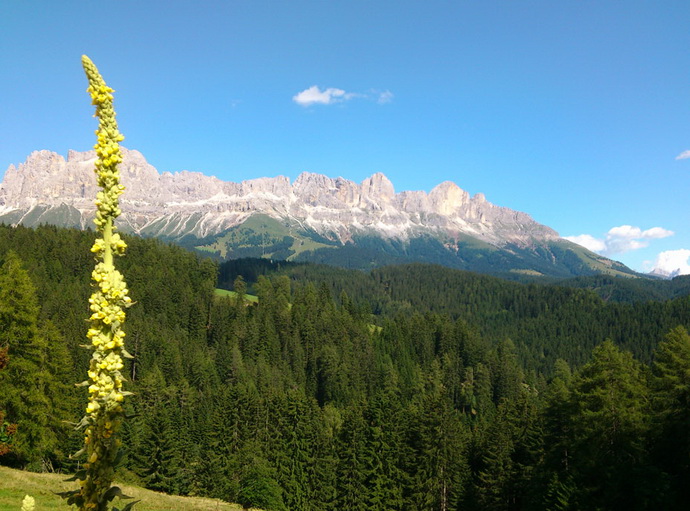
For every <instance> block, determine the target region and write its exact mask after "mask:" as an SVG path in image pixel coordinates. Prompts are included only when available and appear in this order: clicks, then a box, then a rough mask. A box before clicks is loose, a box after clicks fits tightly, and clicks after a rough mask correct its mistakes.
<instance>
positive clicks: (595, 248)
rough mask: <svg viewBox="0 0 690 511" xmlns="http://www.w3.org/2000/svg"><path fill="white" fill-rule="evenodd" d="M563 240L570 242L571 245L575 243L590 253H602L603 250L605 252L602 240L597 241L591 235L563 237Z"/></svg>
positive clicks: (604, 244)
mask: <svg viewBox="0 0 690 511" xmlns="http://www.w3.org/2000/svg"><path fill="white" fill-rule="evenodd" d="M565 239H567V240H568V241H572V242H573V243H577V244H578V245H582V246H583V247H585V248H586V249H587V250H591V251H592V252H603V251H604V250H606V243H604V240H599V239H597V238H595V237H594V236H592V235H591V234H580V235H579V236H565Z"/></svg>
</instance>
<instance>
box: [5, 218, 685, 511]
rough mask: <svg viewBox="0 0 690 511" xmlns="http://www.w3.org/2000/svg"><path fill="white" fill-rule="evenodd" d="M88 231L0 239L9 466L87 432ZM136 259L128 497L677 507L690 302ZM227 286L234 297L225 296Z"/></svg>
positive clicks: (130, 278)
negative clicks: (80, 423)
mask: <svg viewBox="0 0 690 511" xmlns="http://www.w3.org/2000/svg"><path fill="white" fill-rule="evenodd" d="M93 236H94V235H93V233H90V232H81V231H76V230H64V229H57V228H53V227H39V228H37V229H35V230H33V229H27V228H22V227H19V228H10V227H6V226H0V349H1V348H3V347H8V348H9V351H8V356H9V360H8V363H7V366H6V367H5V369H4V370H2V371H0V388H1V389H2V392H0V410H4V411H5V412H6V417H5V420H6V422H7V424H10V423H16V424H17V433H16V435H15V436H14V438H13V439H12V444H11V445H12V449H13V450H12V451H11V452H10V453H7V454H4V455H2V456H0V462H2V463H3V464H7V465H12V466H18V467H28V468H31V469H37V470H38V469H55V470H57V469H61V470H66V471H68V470H72V469H73V468H74V467H73V466H72V465H71V462H70V461H69V460H68V458H67V455H68V454H69V453H70V452H73V451H76V450H77V449H78V448H79V443H80V440H81V438H80V435H76V436H75V435H73V434H72V433H71V432H70V430H69V429H68V428H65V427H64V425H63V423H62V420H64V419H71V420H77V419H78V417H80V415H81V409H82V407H83V403H85V399H86V397H85V395H86V391H85V390H83V389H82V388H75V387H73V386H72V383H74V382H79V381H82V380H83V379H84V376H83V375H84V374H85V373H86V366H87V355H88V352H87V351H86V350H83V349H81V348H80V347H79V345H80V344H83V343H84V337H85V322H84V318H85V317H87V316H88V312H87V299H88V295H89V291H90V289H89V276H90V273H91V269H92V266H93V262H92V258H91V256H90V253H89V248H90V246H91V244H92V242H93ZM127 243H128V245H129V249H128V254H127V256H126V257H125V258H124V259H123V260H122V261H121V265H120V268H121V271H122V273H123V274H124V275H125V276H126V279H127V282H128V284H129V288H130V294H131V297H132V299H133V300H135V301H136V302H137V303H136V305H135V306H134V307H132V308H131V309H130V310H129V313H128V319H127V338H126V342H127V346H128V351H130V352H131V353H132V354H133V355H134V356H135V358H134V360H133V361H132V362H131V363H130V365H129V367H128V368H127V374H128V377H129V380H130V381H129V382H128V389H130V390H133V391H134V392H135V393H136V396H134V397H132V398H131V399H130V400H129V401H128V406H129V407H130V412H131V414H132V417H131V418H130V419H129V420H128V422H126V426H125V430H124V435H123V445H124V448H125V449H126V455H125V459H124V460H123V467H124V475H125V477H126V478H128V479H130V480H132V481H136V482H139V483H141V484H143V485H145V486H147V487H149V488H151V489H155V490H160V491H166V492H171V493H180V494H197V495H209V496H214V497H220V498H222V499H225V500H228V501H234V502H240V503H242V504H245V505H247V506H249V505H254V506H258V507H262V508H265V509H277V510H287V509H289V510H314V511H316V510H319V511H320V510H361V509H373V510H381V511H383V510H401V511H402V510H405V511H407V510H419V511H422V510H424V511H426V510H441V511H445V510H457V509H463V510H466V509H467V510H523V509H524V510H542V509H550V510H566V509H573V510H574V509H602V510H608V509H612V510H614V509H616V510H617V509H621V510H623V509H625V510H635V509H650V510H651V509H655V510H656V509H685V508H686V507H687V502H688V499H689V498H690V484H688V483H689V482H690V457H689V456H688V452H689V449H690V426H689V424H690V409H689V408H688V406H687V403H688V402H689V401H690V379H689V377H688V375H689V374H690V336H689V335H688V333H687V331H686V328H688V327H690V298H688V296H687V295H684V294H683V293H682V292H678V293H677V296H676V297H675V298H673V299H665V298H664V297H663V296H658V297H657V298H658V300H657V301H635V300H633V301H631V303H621V302H614V301H613V300H608V301H606V300H605V299H603V298H602V297H601V296H600V295H598V294H597V293H595V292H594V291H591V290H588V289H574V288H568V287H561V286H555V285H539V284H517V283H514V282H506V281H503V280H500V279H496V278H489V277H485V276H479V275H476V274H471V273H466V272H460V271H451V270H447V269H443V268H439V267H435V266H425V265H408V266H393V267H389V268H381V269H377V270H375V271H372V272H371V273H361V272H347V271H345V270H337V269H333V268H328V267H323V266H313V265H292V264H282V265H281V266H280V268H275V267H273V266H271V265H270V264H266V263H260V262H251V263H250V262H245V263H233V264H235V266H232V267H231V266H226V265H223V266H221V267H220V268H219V267H218V266H217V265H216V263H214V262H212V261H210V260H207V259H199V258H197V257H196V256H194V255H192V254H190V253H188V252H186V251H184V250H183V249H181V248H179V247H175V246H169V245H165V244H163V243H161V242H158V241H154V240H143V239H139V238H128V240H127ZM241 264H244V267H242V266H241ZM217 275H220V278H219V282H220V284H224V285H225V286H227V287H231V288H233V289H234V290H235V291H236V292H237V293H238V295H237V297H234V298H233V297H230V298H221V297H217V296H215V295H214V293H213V290H214V287H216V285H217V284H218V282H217ZM238 275H241V276H242V277H238ZM248 291H251V292H252V293H253V294H256V295H257V296H258V298H259V300H258V303H256V304H250V303H249V302H247V301H245V300H244V298H243V295H244V294H245V293H247V292H248ZM632 302H634V303H632ZM607 339H610V340H607Z"/></svg>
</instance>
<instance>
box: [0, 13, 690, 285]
mask: <svg viewBox="0 0 690 511" xmlns="http://www.w3.org/2000/svg"><path fill="white" fill-rule="evenodd" d="M688 19H690V2H688V1H687V0H680V1H672V0H668V1H667V0H665V1H663V2H652V1H638V0H627V1H625V2H622V1H609V0H596V1H567V0H561V1H554V0H543V1H536V0H535V1H529V0H525V1H522V0H506V1H491V0H483V1H462V0H456V1H436V0H425V1H421V0H418V1H408V0H396V1H378V0H366V1H362V0H347V1H340V0H330V1H326V0H322V1H302V0H293V1H289V2H287V1H277V0H276V1H263V0H246V1H232V0H228V1H223V2H220V1H203V2H200V1H176V0H167V1H157V0H146V1H141V0H119V1H95V0H88V1H86V0H85V1H70V0H61V1H60V2H55V1H54V0H47V1H46V0H43V1H41V0H32V1H24V0H4V1H3V2H1V3H0V172H3V171H4V169H6V168H7V166H9V165H10V164H18V163H21V162H23V161H24V160H25V159H26V157H27V156H28V155H29V153H31V152H32V151H34V150H38V149H49V150H52V151H55V152H58V153H60V154H63V155H66V154H67V151H68V150H69V149H75V150H87V149H89V148H90V147H91V146H92V145H93V143H94V142H93V138H94V137H93V130H94V129H95V120H94V119H93V118H92V117H91V115H92V107H91V106H90V101H89V98H88V95H87V94H86V92H85V88H86V79H85V77H84V75H83V72H82V70H81V64H80V56H81V55H82V54H87V55H89V57H91V59H92V60H93V61H94V62H95V63H96V65H97V66H98V67H99V69H100V70H101V72H102V73H103V75H104V77H105V79H106V81H107V82H108V84H109V85H111V86H112V87H113V88H115V89H116V95H115V101H116V110H117V112H118V120H119V123H120V129H121V131H122V132H123V133H124V134H125V136H126V140H125V142H124V145H125V146H126V147H128V148H130V149H137V150H139V151H141V152H142V153H143V154H144V156H145V157H146V158H147V159H148V161H149V162H150V163H152V164H153V165H154V166H155V167H156V168H158V170H159V171H172V172H175V171H179V170H183V169H187V170H193V171H200V172H203V173H205V174H209V175H215V176H217V177H219V178H221V179H224V180H229V181H241V180H244V179H251V178H256V177H261V176H276V175H286V176H288V177H290V179H293V180H294V178H295V177H296V176H297V175H299V173H301V172H302V171H309V172H319V173H323V174H326V175H328V176H331V177H337V176H342V177H345V178H347V179H350V180H353V181H357V182H360V181H361V180H363V179H364V178H365V177H367V176H369V175H371V174H373V173H374V172H383V173H385V174H386V175H387V176H388V177H389V178H390V179H391V181H392V182H393V184H394V186H395V189H396V191H403V190H426V191H429V190H430V189H431V188H433V187H434V186H435V185H437V184H439V183H441V182H442V181H446V180H451V181H454V182H455V183H457V184H458V185H459V186H460V187H461V188H463V189H465V190H467V191H468V192H470V194H475V193H479V192H482V193H484V194H485V195H486V197H487V199H488V200H489V201H491V202H493V203H494V204H498V205H501V206H506V207H509V208H512V209H516V210H520V211H525V212H527V213H529V214H530V215H532V216H533V217H534V218H535V219H536V220H537V221H538V222H541V223H543V224H546V225H548V226H550V227H552V228H554V229H556V230H557V231H558V232H559V233H560V234H561V235H562V236H571V237H575V236H580V237H579V238H578V240H580V241H581V242H582V243H585V244H587V245H588V246H589V247H590V248H595V249H597V250H599V251H600V252H601V253H604V254H605V255H607V256H608V257H611V258H613V259H616V260H620V261H622V262H624V263H625V264H627V265H629V266H630V267H632V268H634V269H636V270H645V271H648V270H650V269H651V268H652V267H653V266H654V263H655V261H656V260H657V259H658V258H659V254H662V253H665V255H662V256H661V259H660V261H661V262H660V263H659V265H660V267H664V268H666V269H675V267H680V268H683V269H684V270H685V271H686V272H688V273H690V266H689V264H690V263H689V261H688V259H689V258H690V223H689V222H688V221H689V220H690V215H689V214H688V213H689V210H690V201H689V200H688V197H690V157H687V158H686V157H683V156H690V153H685V151H690V123H689V122H688V120H689V119H690V29H688Z"/></svg>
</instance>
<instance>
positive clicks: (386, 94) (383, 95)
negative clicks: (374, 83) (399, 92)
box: [374, 90, 393, 105]
mask: <svg viewBox="0 0 690 511" xmlns="http://www.w3.org/2000/svg"><path fill="white" fill-rule="evenodd" d="M374 94H377V95H378V98H377V99H376V102H377V103H379V104H380V105H382V104H384V103H390V102H391V101H393V93H392V92H391V91H389V90H386V91H383V92H376V91H374Z"/></svg>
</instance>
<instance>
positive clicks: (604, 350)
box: [570, 341, 656, 510]
mask: <svg viewBox="0 0 690 511" xmlns="http://www.w3.org/2000/svg"><path fill="white" fill-rule="evenodd" d="M646 379H647V378H646V375H645V372H644V371H643V369H642V367H641V364H640V363H639V362H637V361H636V360H634V359H633V357H632V354H631V353H629V352H624V351H621V350H620V349H619V348H618V347H616V346H615V345H614V344H613V343H612V342H611V341H606V342H604V343H602V344H601V345H599V346H597V347H596V348H595V349H594V351H593V352H592V361H591V362H590V363H588V364H586V365H585V366H584V367H583V368H582V371H581V372H580V373H579V375H578V376H577V377H576V378H575V380H574V382H573V391H572V398H571V399H572V411H573V415H572V416H571V421H572V430H571V435H572V437H571V442H570V445H571V452H572V456H571V458H570V460H571V462H570V466H571V474H572V478H573V481H574V483H575V485H576V488H577V489H576V499H577V506H578V507H579V508H581V509H597V508H602V509H621V510H623V509H625V510H633V509H654V508H655V507H656V506H655V505H654V504H653V503H652V502H650V499H652V498H653V495H650V494H649V486H648V485H649V483H650V481H655V478H653V477H652V474H651V473H650V470H648V469H649V468H650V465H649V462H648V453H647V451H646V439H647V435H648V433H649V417H650V414H649V390H648V387H647V381H646Z"/></svg>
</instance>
